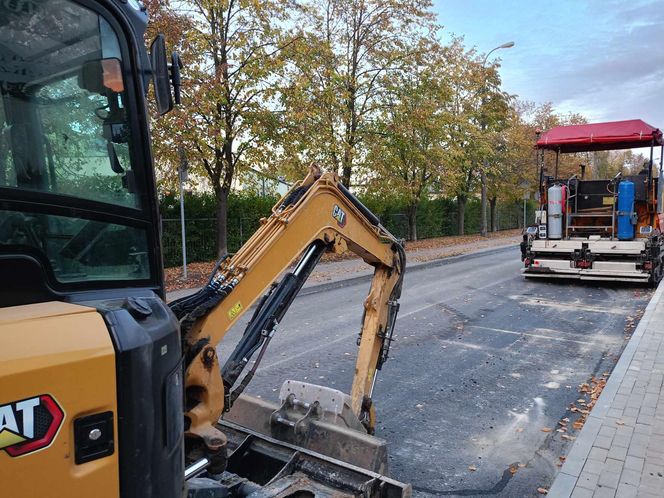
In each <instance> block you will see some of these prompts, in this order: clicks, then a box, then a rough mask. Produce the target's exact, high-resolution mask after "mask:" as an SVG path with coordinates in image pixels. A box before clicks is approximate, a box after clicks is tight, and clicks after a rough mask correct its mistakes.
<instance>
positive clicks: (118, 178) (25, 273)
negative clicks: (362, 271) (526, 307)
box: [0, 0, 411, 498]
mask: <svg viewBox="0 0 664 498" xmlns="http://www.w3.org/2000/svg"><path fill="white" fill-rule="evenodd" d="M146 23H147V15H146V12H145V8H144V6H143V5H142V4H141V3H140V2H139V1H137V0H103V1H102V0H98V1H91V0H12V1H4V2H0V279H1V283H0V496H2V497H11V498H14V497H40V498H45V497H48V498H52V497H56V498H57V497H66V498H70V497H79V496H80V497H90V496H95V497H98V498H102V497H122V498H133V497H137V498H139V497H140V498H169V497H178V498H183V497H187V498H222V497H253V498H258V497H308V496H325V497H327V496H335V497H368V498H370V497H371V498H373V497H389V498H391V497H408V496H410V494H411V487H410V485H408V484H403V483H400V482H398V481H396V480H393V479H391V478H389V477H388V476H387V445H386V442H385V441H383V440H381V439H379V438H377V437H375V436H374V435H373V434H374V430H375V420H376V419H375V410H374V405H373V400H372V392H373V388H374V384H375V380H376V375H377V371H378V370H380V369H381V367H382V365H383V364H384V362H385V361H386V360H387V359H388V356H389V349H390V344H391V342H392V340H393V331H394V325H395V322H396V317H397V313H398V310H399V304H398V299H399V297H400V294H401V287H402V281H403V275H404V270H405V253H404V250H403V244H402V242H401V241H399V240H397V239H396V238H395V237H394V236H392V235H391V234H390V233H389V232H388V231H387V230H386V229H385V228H384V227H383V226H382V225H381V224H380V222H379V220H378V219H377V218H376V217H375V216H374V215H373V214H372V213H371V212H370V211H369V210H368V209H367V208H366V207H365V206H364V205H362V203H361V202H360V201H359V200H358V199H357V198H356V197H355V196H354V195H353V194H352V193H351V192H349V191H348V190H347V189H346V188H345V187H344V186H343V185H342V184H341V183H339V181H338V178H337V177H336V175H334V174H331V173H325V174H321V171H320V170H319V168H317V167H315V166H312V168H311V169H310V172H309V175H308V176H307V177H306V178H305V179H304V180H303V181H301V182H299V183H298V184H296V185H295V186H294V187H293V188H292V189H291V190H290V192H288V194H287V195H285V196H284V197H283V198H282V199H281V200H280V201H279V202H278V203H277V204H276V205H275V207H274V208H273V210H272V214H271V216H269V217H268V218H266V219H264V220H262V224H261V227H260V228H259V230H258V231H257V232H256V233H255V234H254V235H253V236H252V237H251V238H250V239H249V240H248V241H247V243H246V244H245V245H244V246H243V247H242V248H241V249H240V250H239V251H238V252H237V253H236V254H234V255H228V256H226V257H224V258H221V259H220V260H219V261H218V263H217V264H216V266H215V268H214V270H213V272H212V274H211V276H210V279H209V282H208V283H207V285H205V286H204V287H203V288H202V289H201V290H199V291H198V292H196V293H195V294H193V295H191V296H187V297H185V298H182V299H179V300H176V301H174V302H171V303H169V304H167V303H166V302H165V301H164V297H165V294H164V281H163V271H162V255H161V245H160V233H159V226H160V225H159V212H158V204H157V194H156V186H155V179H154V169H153V162H152V153H151V149H150V141H149V129H148V114H147V98H148V97H147V95H148V91H147V90H148V86H149V84H150V83H152V84H153V86H154V99H155V104H156V108H157V110H158V112H159V113H160V114H164V113H166V112H168V111H169V110H171V109H172V107H173V105H174V102H175V103H178V102H179V82H180V76H179V69H180V64H179V60H178V57H177V55H176V54H171V56H170V58H169V57H168V56H167V54H166V49H165V43H164V39H163V37H161V36H158V37H157V38H156V39H155V41H154V42H153V44H152V46H151V48H150V51H149V52H148V50H146V48H145V46H144V45H143V42H142V40H143V37H144V35H145V27H146ZM169 59H170V61H169ZM346 251H352V252H354V253H355V254H357V255H358V256H360V257H361V258H362V259H363V260H364V261H366V262H367V263H368V264H370V265H372V266H373V267H374V268H375V272H374V277H373V281H372V283H371V287H370V291H369V294H368V296H367V298H366V300H365V302H364V316H363V319H362V326H361V329H360V331H359V336H358V339H357V345H358V357H357V362H356V366H355V375H354V379H353V385H352V388H351V392H350V395H348V394H345V393H343V392H340V391H337V390H334V389H331V388H328V387H323V386H316V385H312V384H308V383H306V382H301V381H297V380H286V382H285V383H284V384H283V386H282V388H281V392H280V394H279V402H278V403H271V402H268V401H265V400H262V399H259V398H253V397H251V396H248V395H247V394H246V393H244V390H245V388H246V387H247V385H248V383H249V382H250V381H251V379H252V377H253V376H254V374H255V372H256V370H257V368H258V367H259V365H260V362H261V359H262V358H263V355H264V353H265V351H266V348H267V347H268V344H269V343H270V342H271V340H272V339H273V338H274V337H275V336H278V335H279V333H278V332H277V329H278V325H279V323H280V322H281V321H282V319H283V317H284V315H285V313H286V311H287V310H288V308H289V306H290V305H291V303H292V302H293V300H294V299H295V297H296V295H297V293H298V291H299V290H300V289H301V287H302V285H303V284H304V282H305V281H306V279H307V277H308V276H309V274H310V273H311V271H312V270H313V268H314V267H315V265H316V264H317V263H318V262H319V260H320V258H321V256H322V255H323V254H324V253H325V252H334V253H343V252H346ZM246 312H251V313H252V315H251V319H250V320H249V322H248V325H247V326H246V329H245V330H244V333H243V334H242V337H241V338H240V340H239V342H238V344H237V345H236V346H235V348H234V349H233V351H232V352H231V353H230V354H229V355H228V357H219V356H218V351H219V350H218V348H217V346H218V343H219V342H220V341H221V340H222V339H223V338H224V336H225V334H226V333H227V332H228V331H229V330H230V329H231V327H233V325H234V324H235V323H236V322H238V321H239V319H240V317H241V316H242V315H243V314H244V313H246Z"/></svg>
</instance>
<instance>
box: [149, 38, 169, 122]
mask: <svg viewBox="0 0 664 498" xmlns="http://www.w3.org/2000/svg"><path fill="white" fill-rule="evenodd" d="M150 64H151V65H152V82H153V84H154V97H155V101H156V103H157V112H158V113H159V115H160V116H163V115H164V114H166V113H167V112H169V111H171V110H172V109H173V96H172V95H171V81H170V75H169V71H168V60H167V58H166V42H165V41H164V35H161V34H160V35H157V36H156V37H155V39H154V41H153V42H152V45H150Z"/></svg>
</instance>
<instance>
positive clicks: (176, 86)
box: [170, 52, 183, 105]
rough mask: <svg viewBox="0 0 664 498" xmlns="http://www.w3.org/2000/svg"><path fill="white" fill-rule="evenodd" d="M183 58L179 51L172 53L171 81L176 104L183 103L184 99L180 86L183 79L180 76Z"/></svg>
mask: <svg viewBox="0 0 664 498" xmlns="http://www.w3.org/2000/svg"><path fill="white" fill-rule="evenodd" d="M182 67H183V66H182V59H180V55H179V54H178V53H177V52H173V53H172V54H171V64H170V70H171V82H172V84H173V97H174V99H173V100H174V101H175V103H176V104H178V105H179V104H181V103H182V99H181V97H180V86H181V84H182V79H181V77H180V69H182Z"/></svg>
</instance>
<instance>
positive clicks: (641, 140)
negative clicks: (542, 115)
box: [536, 119, 664, 152]
mask: <svg viewBox="0 0 664 498" xmlns="http://www.w3.org/2000/svg"><path fill="white" fill-rule="evenodd" d="M651 144H653V145H662V144H664V142H663V141H662V132H661V131H660V130H659V129H657V128H655V127H653V126H650V125H649V124H648V123H646V122H645V121H641V120H640V119H630V120H627V121H611V122H608V123H593V124H580V125H570V126H556V127H555V128H551V129H550V130H549V131H546V132H544V133H542V135H541V136H540V137H539V139H538V140H537V145H536V147H537V148H538V149H548V150H557V151H559V152H589V151H594V150H615V149H634V148H637V147H648V146H650V145H651Z"/></svg>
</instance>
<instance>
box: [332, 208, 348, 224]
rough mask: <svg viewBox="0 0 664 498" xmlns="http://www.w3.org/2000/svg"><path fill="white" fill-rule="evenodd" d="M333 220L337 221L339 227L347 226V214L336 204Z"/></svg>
mask: <svg viewBox="0 0 664 498" xmlns="http://www.w3.org/2000/svg"><path fill="white" fill-rule="evenodd" d="M332 218H334V219H335V220H337V225H339V226H340V227H341V228H343V227H345V226H346V212H345V211H344V210H343V209H341V208H340V207H339V206H337V205H336V204H335V205H334V209H333V210H332Z"/></svg>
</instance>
